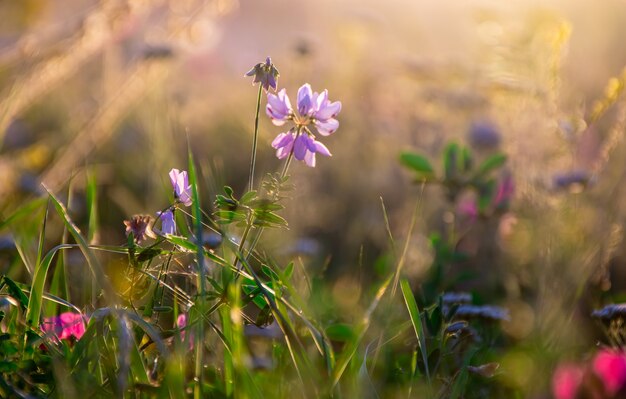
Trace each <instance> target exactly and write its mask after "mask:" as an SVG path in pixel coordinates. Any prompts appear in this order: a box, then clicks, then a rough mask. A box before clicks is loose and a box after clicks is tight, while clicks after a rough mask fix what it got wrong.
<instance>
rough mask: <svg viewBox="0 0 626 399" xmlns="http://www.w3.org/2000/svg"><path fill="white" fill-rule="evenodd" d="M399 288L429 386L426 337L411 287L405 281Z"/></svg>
mask: <svg viewBox="0 0 626 399" xmlns="http://www.w3.org/2000/svg"><path fill="white" fill-rule="evenodd" d="M400 288H401V289H402V295H403V296H404V302H405V303H406V307H407V309H408V311H409V315H410V316H411V323H413V329H414V330H415V335H416V336H417V342H418V344H419V347H420V352H422V361H423V362H424V370H425V371H426V379H427V380H428V384H429V385H430V372H429V370H428V352H427V350H426V335H425V334H424V326H423V325H422V318H421V317H420V312H419V309H418V307H417V302H416V301H415V297H414V296H413V292H412V291H411V286H410V285H409V282H408V281H407V280H406V279H404V278H403V279H402V280H401V281H400Z"/></svg>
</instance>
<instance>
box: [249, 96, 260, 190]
mask: <svg viewBox="0 0 626 399" xmlns="http://www.w3.org/2000/svg"><path fill="white" fill-rule="evenodd" d="M262 93H263V85H259V94H258V95H257V98H256V114H255V116H254V137H253V139H252V159H251V160H250V184H249V186H248V191H252V189H253V188H254V167H255V166H256V148H257V143H258V139H259V113H260V111H261V94H262Z"/></svg>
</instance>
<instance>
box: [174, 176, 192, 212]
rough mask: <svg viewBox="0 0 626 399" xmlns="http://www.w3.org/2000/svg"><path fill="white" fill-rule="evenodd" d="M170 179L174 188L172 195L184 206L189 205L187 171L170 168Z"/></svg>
mask: <svg viewBox="0 0 626 399" xmlns="http://www.w3.org/2000/svg"><path fill="white" fill-rule="evenodd" d="M170 181H171V182H172V187H173V188H174V197H176V199H177V200H179V201H180V202H182V203H183V204H184V205H185V206H190V205H191V186H190V185H189V177H188V176H187V171H186V170H183V171H182V172H181V171H180V170H178V169H172V170H170Z"/></svg>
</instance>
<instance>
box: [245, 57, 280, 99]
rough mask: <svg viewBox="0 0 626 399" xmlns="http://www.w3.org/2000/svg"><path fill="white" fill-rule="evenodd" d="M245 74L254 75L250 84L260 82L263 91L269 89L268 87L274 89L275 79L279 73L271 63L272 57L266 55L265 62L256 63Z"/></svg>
mask: <svg viewBox="0 0 626 399" xmlns="http://www.w3.org/2000/svg"><path fill="white" fill-rule="evenodd" d="M245 76H254V80H253V81H252V84H255V83H261V86H262V87H263V88H264V89H265V91H269V89H270V88H272V89H274V91H276V86H277V84H276V79H278V77H279V76H280V74H279V73H278V69H276V67H275V66H274V64H272V59H271V58H270V57H267V58H266V59H265V62H259V63H258V64H256V65H255V66H254V67H252V69H251V70H249V71H248V72H247V73H246V75H245Z"/></svg>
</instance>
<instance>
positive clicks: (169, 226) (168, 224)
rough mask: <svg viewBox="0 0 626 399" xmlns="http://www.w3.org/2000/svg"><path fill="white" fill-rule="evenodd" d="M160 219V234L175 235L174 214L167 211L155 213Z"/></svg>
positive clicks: (169, 210)
mask: <svg viewBox="0 0 626 399" xmlns="http://www.w3.org/2000/svg"><path fill="white" fill-rule="evenodd" d="M157 215H159V219H161V234H162V235H165V234H176V221H175V220H174V212H172V210H171V209H168V210H166V211H164V212H157Z"/></svg>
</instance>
